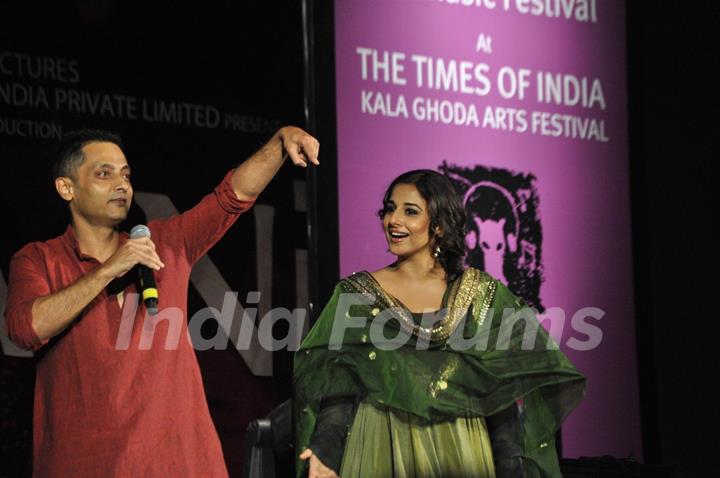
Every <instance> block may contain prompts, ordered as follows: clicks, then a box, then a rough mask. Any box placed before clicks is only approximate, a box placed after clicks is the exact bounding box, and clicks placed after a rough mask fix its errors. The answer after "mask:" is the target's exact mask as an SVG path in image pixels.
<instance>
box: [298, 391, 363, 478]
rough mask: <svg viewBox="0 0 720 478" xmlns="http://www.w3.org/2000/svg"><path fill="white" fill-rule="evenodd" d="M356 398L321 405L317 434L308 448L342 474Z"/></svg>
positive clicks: (328, 400) (345, 398)
mask: <svg viewBox="0 0 720 478" xmlns="http://www.w3.org/2000/svg"><path fill="white" fill-rule="evenodd" d="M354 403H355V397H352V396H348V397H335V398H333V399H326V400H323V402H322V403H321V404H320V412H319V413H318V417H317V425H316V427H315V432H314V433H313V435H312V437H311V438H310V445H309V446H308V448H310V449H312V451H313V453H314V454H315V455H316V456H317V457H318V458H319V459H320V461H322V462H323V463H324V464H325V466H328V467H330V468H332V469H333V470H334V471H335V473H337V474H340V465H341V464H342V457H343V452H344V450H345V439H346V438H347V434H348V432H349V431H350V425H351V423H352V419H353V416H354Z"/></svg>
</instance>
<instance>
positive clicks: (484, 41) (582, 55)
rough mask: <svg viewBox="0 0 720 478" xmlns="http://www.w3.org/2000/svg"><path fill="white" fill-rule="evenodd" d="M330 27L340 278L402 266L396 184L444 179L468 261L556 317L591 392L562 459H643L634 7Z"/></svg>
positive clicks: (342, 15)
mask: <svg viewBox="0 0 720 478" xmlns="http://www.w3.org/2000/svg"><path fill="white" fill-rule="evenodd" d="M335 15H336V24H335V31H336V65H337V70H336V75H337V78H336V80H337V108H338V111H337V117H338V155H339V165H338V168H339V179H338V181H339V184H338V187H339V191H340V198H339V200H340V204H339V211H340V265H341V274H342V275H343V276H345V275H348V274H351V273H352V272H354V271H359V270H375V269H378V268H381V267H383V266H385V265H387V264H389V263H390V262H391V261H392V260H393V257H392V256H390V255H389V254H386V253H385V251H386V249H387V245H386V243H385V239H384V236H383V234H382V230H381V224H380V222H379V221H378V219H377V216H376V211H377V210H378V209H379V208H380V207H381V200H382V195H383V192H384V190H385V188H386V187H387V185H388V184H389V182H390V181H391V180H392V179H393V178H394V177H395V176H397V175H398V174H400V173H401V172H404V171H407V170H410V169H417V168H430V169H436V170H439V171H442V172H444V173H445V174H447V175H448V176H449V177H450V178H451V179H452V180H453V181H454V184H455V185H456V187H457V189H458V191H459V192H460V193H461V194H462V197H463V199H464V201H465V205H466V208H467V210H468V212H469V214H470V217H471V221H470V227H469V231H468V235H467V237H466V240H467V244H468V247H469V249H470V253H469V256H468V263H469V264H470V265H473V266H475V267H478V268H481V269H484V270H487V271H488V272H489V273H491V274H492V275H493V276H495V277H496V278H498V279H500V280H501V281H503V282H504V283H505V284H507V285H508V286H509V287H510V289H511V290H513V292H515V293H516V294H518V295H520V296H522V297H523V298H524V299H525V300H527V301H528V302H529V303H530V304H531V305H533V306H534V307H536V308H537V309H538V310H539V311H540V312H541V317H542V318H548V319H550V320H549V321H548V322H546V323H545V325H546V327H548V328H550V329H551V331H552V333H553V336H554V337H555V338H556V339H557V341H558V342H559V343H560V345H561V347H562V349H563V350H564V351H565V352H566V353H567V354H568V356H569V357H570V358H571V360H572V361H573V362H574V363H575V364H576V365H577V367H578V368H579V369H580V370H581V371H582V372H583V373H585V374H586V375H587V377H588V395H587V397H586V399H585V400H584V402H583V403H582V404H581V405H580V407H578V409H577V410H576V411H575V412H574V413H573V414H572V415H571V417H570V418H569V419H568V420H567V421H566V423H565V425H564V426H563V452H564V455H565V456H566V457H577V456H580V455H589V456H593V455H604V454H609V455H614V456H622V457H626V456H630V455H632V456H635V457H637V458H639V459H642V456H641V455H642V450H641V441H640V418H639V402H638V386H637V366H636V352H635V328H634V327H635V325H634V305H633V290H632V280H631V279H632V277H631V276H632V269H631V267H632V261H631V248H630V218H629V179H628V159H627V158H628V149H627V117H626V116H627V104H626V77H625V4H624V2H622V1H617V0H584V1H581V0H494V1H493V0H444V1H443V0H384V1H379V0H336V2H335ZM549 324H551V326H550V325H549Z"/></svg>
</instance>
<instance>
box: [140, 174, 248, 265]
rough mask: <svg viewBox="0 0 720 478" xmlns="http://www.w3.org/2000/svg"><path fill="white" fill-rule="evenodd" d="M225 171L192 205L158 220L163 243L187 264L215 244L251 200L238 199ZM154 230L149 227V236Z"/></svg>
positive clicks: (230, 178) (193, 261)
mask: <svg viewBox="0 0 720 478" xmlns="http://www.w3.org/2000/svg"><path fill="white" fill-rule="evenodd" d="M234 171H235V170H231V171H228V173H227V174H226V175H225V177H224V178H223V180H222V182H221V183H220V184H219V185H218V186H217V187H216V188H215V189H214V190H213V192H211V193H210V194H208V195H207V196H205V197H204V198H203V199H202V200H201V201H200V202H199V203H198V204H197V205H196V206H195V207H193V208H192V209H189V210H187V211H185V212H183V213H182V214H179V215H175V216H172V217H170V218H168V219H165V220H162V221H158V222H157V224H158V226H159V227H157V228H154V227H152V226H153V223H151V229H156V230H157V232H158V233H159V234H160V235H162V237H163V240H164V242H165V243H169V244H171V245H172V246H174V247H175V248H176V250H178V251H180V250H182V251H183V252H184V254H185V256H186V258H187V260H188V262H189V263H190V264H194V263H195V262H197V260H198V259H200V258H201V257H202V256H203V255H204V254H205V253H206V252H207V251H208V249H210V248H211V247H212V246H213V245H215V244H216V243H217V242H218V241H219V240H220V239H221V238H222V236H223V235H224V234H225V232H227V230H228V229H229V228H230V226H232V225H233V224H234V223H235V221H236V220H237V218H238V217H239V216H240V214H242V213H244V212H246V211H247V210H248V209H250V208H251V207H252V205H253V204H254V201H242V200H240V199H238V197H237V195H236V194H235V191H234V190H233V187H232V175H233V173H234ZM155 233H156V231H155V230H153V237H155Z"/></svg>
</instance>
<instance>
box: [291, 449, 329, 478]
mask: <svg viewBox="0 0 720 478" xmlns="http://www.w3.org/2000/svg"><path fill="white" fill-rule="evenodd" d="M300 459H301V460H303V461H305V460H308V459H309V460H310V472H309V473H308V478H338V476H337V474H336V473H335V471H333V469H332V468H329V467H327V466H325V463H323V462H322V461H320V458H318V457H317V456H315V454H314V453H313V451H312V450H311V449H310V448H306V449H305V451H304V452H302V453H300Z"/></svg>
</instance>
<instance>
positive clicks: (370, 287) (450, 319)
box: [344, 268, 495, 342]
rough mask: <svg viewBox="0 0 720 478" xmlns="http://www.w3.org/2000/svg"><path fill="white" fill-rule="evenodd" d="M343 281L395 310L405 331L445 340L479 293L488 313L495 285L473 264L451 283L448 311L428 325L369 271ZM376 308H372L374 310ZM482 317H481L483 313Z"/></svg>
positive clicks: (380, 303)
mask: <svg viewBox="0 0 720 478" xmlns="http://www.w3.org/2000/svg"><path fill="white" fill-rule="evenodd" d="M344 282H345V283H346V284H347V286H348V289H349V291H356V292H359V293H361V294H363V296H365V297H366V298H368V299H371V298H373V297H374V298H375V303H376V304H377V305H379V306H381V307H383V308H393V309H394V310H396V311H397V312H398V313H397V314H395V318H396V319H397V320H398V322H399V323H400V327H401V328H402V329H403V330H404V331H405V332H407V333H408V334H412V335H414V336H415V337H422V338H424V339H427V338H428V337H429V338H430V341H431V342H438V341H442V340H446V339H447V338H448V337H450V335H451V334H452V333H453V332H454V331H455V329H456V328H457V326H458V324H460V322H461V321H462V319H463V317H465V315H466V314H467V311H468V308H469V307H470V304H471V303H472V302H473V300H475V299H476V298H477V297H478V296H479V295H482V296H484V299H485V300H484V301H483V307H482V310H481V312H482V311H483V310H484V313H485V314H487V309H488V308H489V306H490V302H491V301H492V296H493V295H494V294H493V293H494V288H495V281H494V280H493V279H492V277H490V276H489V275H488V274H486V273H483V272H480V271H479V270H477V269H474V268H469V269H467V270H466V271H465V272H464V273H463V275H462V276H461V277H460V279H459V280H456V281H455V282H454V283H453V284H452V286H451V289H450V294H449V296H448V303H449V304H450V307H449V308H448V312H447V315H446V316H445V318H443V319H442V320H440V321H438V322H437V323H436V324H435V325H434V326H433V327H432V328H429V327H421V326H419V325H418V324H416V323H415V321H414V320H413V317H412V314H411V313H410V311H409V310H408V309H407V307H405V306H404V305H403V304H402V303H400V301H399V300H397V299H395V298H394V297H392V296H391V295H390V294H388V293H387V292H385V291H384V290H383V289H382V287H380V284H378V282H377V281H376V280H375V278H374V277H372V275H371V274H370V273H369V272H359V273H357V274H353V275H352V276H350V277H348V278H346V279H345V280H344ZM482 286H485V289H486V290H485V291H484V292H485V294H481V291H480V289H481V287H482ZM376 309H377V308H374V309H373V312H374V311H375V310H376ZM482 320H484V315H483V317H482Z"/></svg>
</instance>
